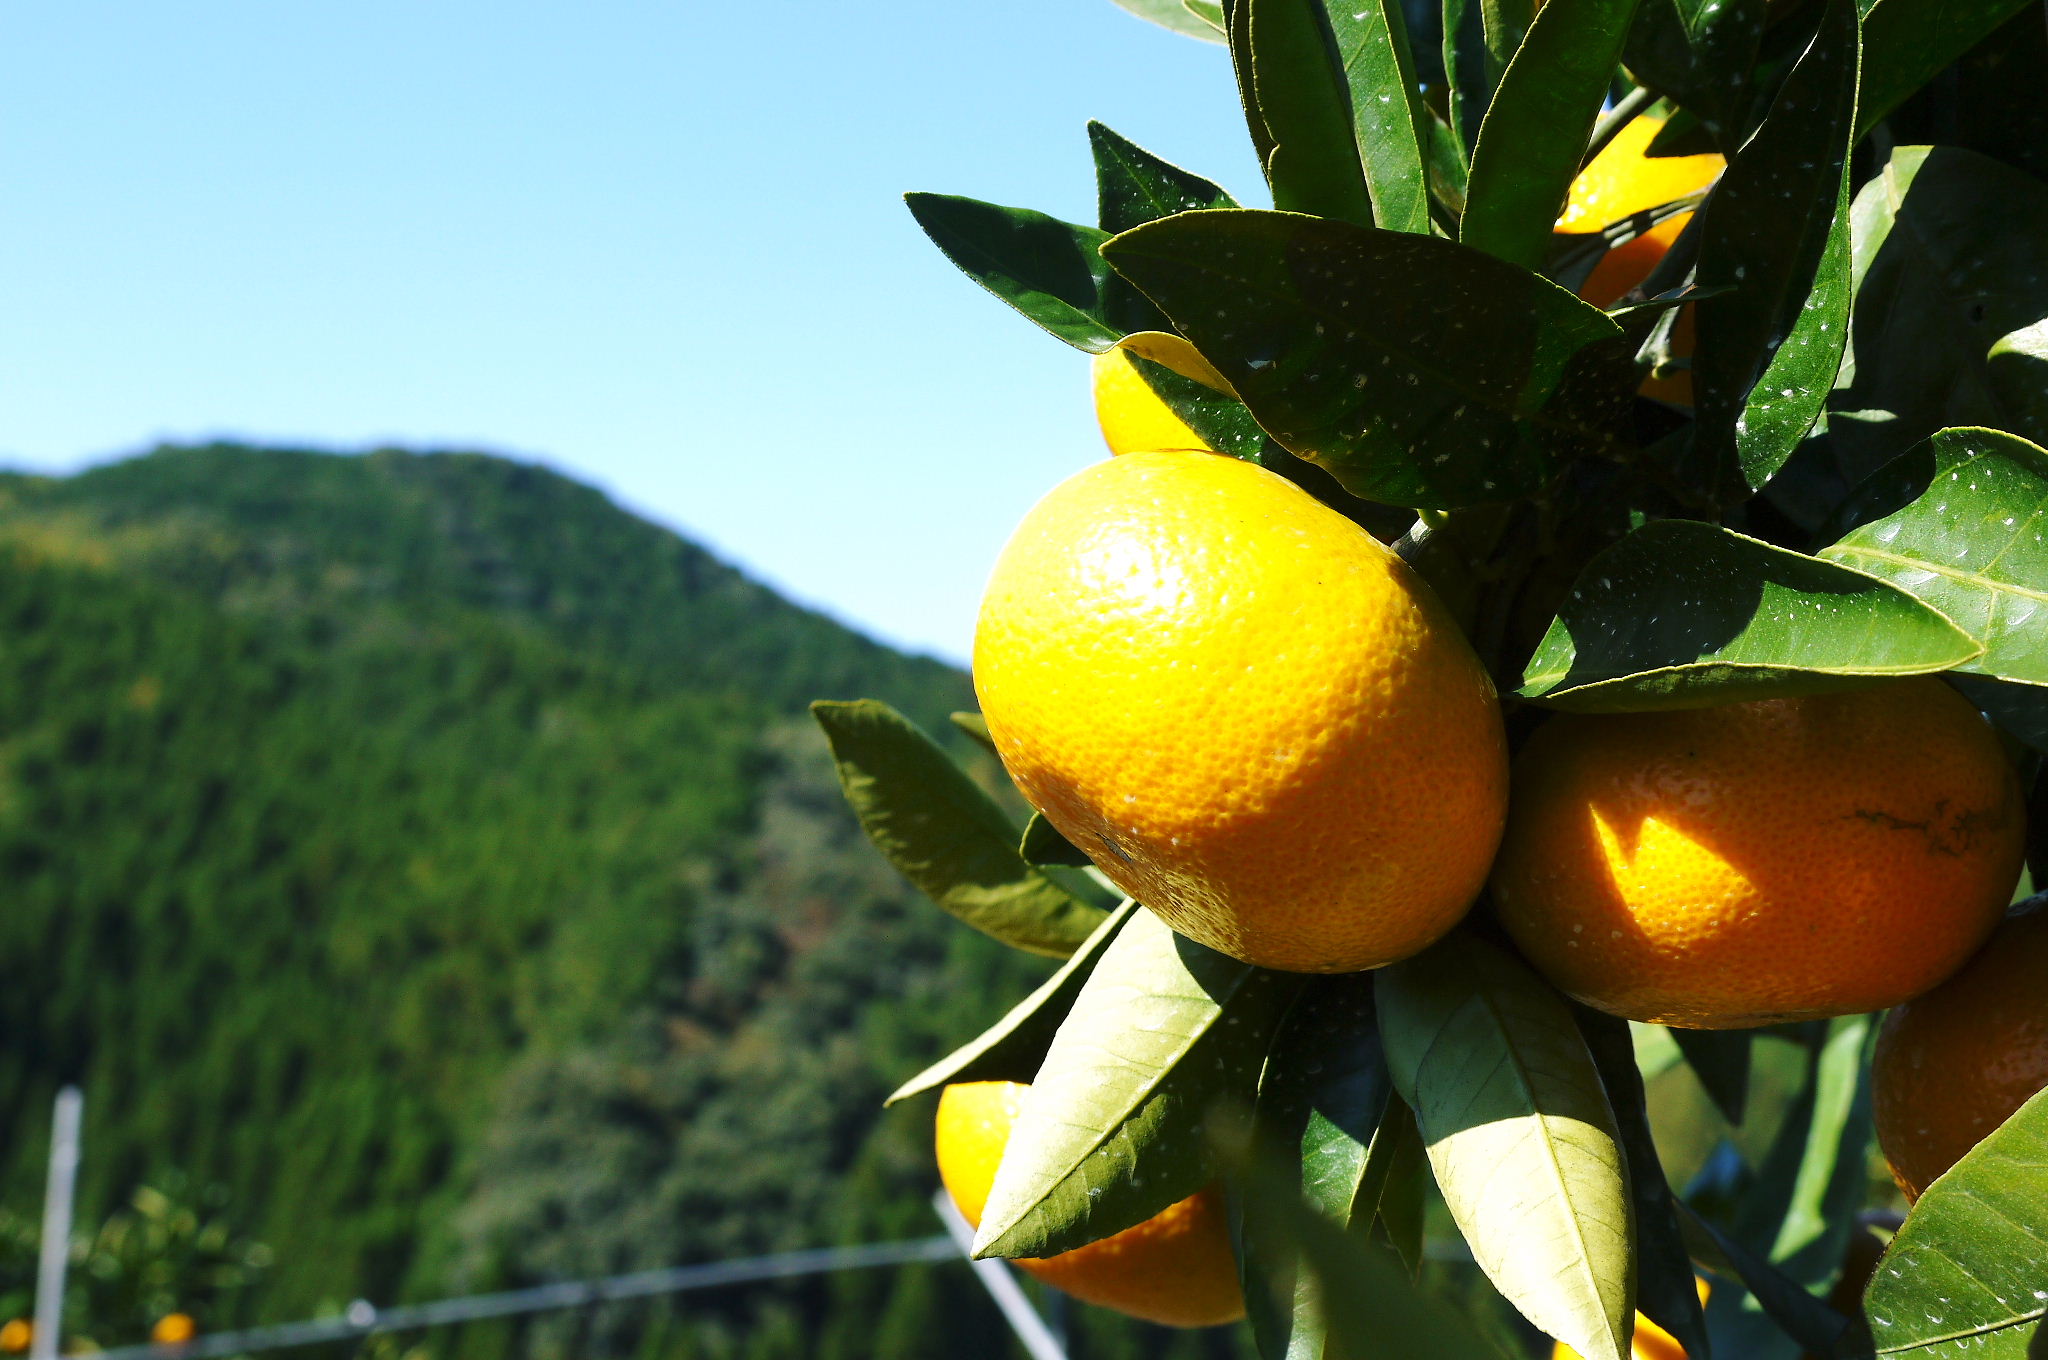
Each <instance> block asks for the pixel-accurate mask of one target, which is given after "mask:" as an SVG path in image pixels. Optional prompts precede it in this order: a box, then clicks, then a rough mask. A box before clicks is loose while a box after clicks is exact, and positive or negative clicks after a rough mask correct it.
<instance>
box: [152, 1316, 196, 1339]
mask: <svg viewBox="0 0 2048 1360" xmlns="http://www.w3.org/2000/svg"><path fill="white" fill-rule="evenodd" d="M197 1335H199V1324H198V1323H197V1322H194V1321H193V1320H192V1315H191V1314H190V1313H165V1314H164V1315H163V1316H162V1317H160V1318H158V1319H157V1320H156V1326H154V1327H152V1328H150V1329H149V1339H150V1340H151V1341H154V1342H156V1344H157V1345H159V1346H179V1345H183V1344H184V1343H185V1342H187V1341H190V1340H191V1339H192V1338H193V1337H195V1336H197Z"/></svg>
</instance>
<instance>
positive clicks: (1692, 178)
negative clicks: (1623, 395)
mask: <svg viewBox="0 0 2048 1360" xmlns="http://www.w3.org/2000/svg"><path fill="white" fill-rule="evenodd" d="M1663 126H1664V120H1663V119H1662V118H1652V117H1650V116H1648V115H1647V114H1645V115H1642V116H1640V117H1637V118H1634V119H1631V120H1630V121H1629V123H1628V125H1627V126H1626V127H1624V128H1622V130H1621V131H1620V132H1618V133H1616V134H1615V137H1614V140H1613V141H1611V142H1609V143H1608V144H1607V145H1606V146H1604V147H1602V148H1601V150H1600V154H1599V155H1597V156H1595V157H1594V158H1593V159H1592V162H1591V163H1590V164H1588V165H1587V166H1586V168H1585V169H1584V170H1581V171H1580V172H1579V176H1578V178H1577V179H1575V180H1573V181H1572V187H1571V194H1570V196H1569V197H1568V198H1567V199H1566V200H1565V207H1564V213H1563V214H1562V215H1561V216H1560V217H1559V218H1558V219H1557V229H1558V230H1559V231H1567V232H1594V231H1600V230H1603V229H1604V228H1606V227H1609V226H1611V225H1613V224H1614V223H1616V222H1619V221H1621V220H1622V219H1623V218H1625V217H1628V216H1630V215H1631V214H1634V213H1639V212H1646V211H1648V210H1649V209H1651V208H1655V207H1658V206H1659V205H1661V204H1665V203H1670V202H1672V201H1674V200H1676V199H1680V198H1684V197H1685V196H1686V195H1687V194H1695V193H1698V192H1699V191H1700V190H1702V189H1704V188H1706V187H1707V186H1708V185H1710V184H1712V183H1713V182H1714V181H1715V179H1717V178H1718V177H1719V176H1720V174H1721V171H1722V170H1723V169H1725V168H1726V165H1727V163H1726V162H1725V161H1724V160H1722V158H1721V157H1719V156H1716V155H1711V154H1709V155H1701V156H1646V155H1644V154H1643V153H1644V152H1645V151H1647V150H1648V149H1649V146H1650V142H1651V140H1652V139H1654V138H1655V137H1656V135H1657V133H1658V131H1659V130H1661V129H1662V128H1663ZM1691 220H1692V214H1691V213H1689V212H1686V213H1680V214H1678V215H1677V216H1676V217H1669V218H1666V219H1665V220H1664V221H1662V222H1659V223H1658V224H1657V225H1656V226H1654V227H1652V228H1650V229H1649V230H1648V231H1646V232H1643V233H1642V234H1640V235H1638V236H1635V237H1632V238H1631V239H1629V240H1627V241H1624V242H1622V243H1621V244H1620V245H1618V246H1616V247H1615V248H1614V249H1612V250H1610V251H1608V252H1607V253H1606V254H1605V255H1603V256H1602V257H1601V258H1600V263H1598V264H1596V265H1595V266H1593V272H1592V273H1591V274H1590V275H1588V276H1587V278H1586V281H1585V283H1583V284H1581V285H1580V287H1579V296H1580V297H1582V298H1584V299H1585V300H1586V301H1588V302H1590V303H1592V304H1593V305H1594V306H1596V307H1611V306H1613V305H1614V304H1615V303H1616V302H1618V301H1620V299H1621V297H1622V295H1623V294H1624V293H1626V292H1628V291H1629V290H1630V289H1631V288H1634V287H1635V286H1636V285H1637V284H1639V283H1641V282H1642V281H1643V280H1644V279H1646V278H1648V277H1649V276H1650V271H1651V270H1652V269H1655V268H1656V267H1657V262H1658V261H1659V260H1661V259H1663V258H1664V254H1665V252H1666V251H1668V250H1670V249H1671V243H1672V242H1673V241H1676V240H1677V239H1678V234H1679V233H1680V232H1682V231H1684V230H1685V224H1686V223H1687V222H1689V221H1691ZM1671 341H1672V352H1673V353H1674V354H1676V355H1679V356H1681V357H1685V356H1690V355H1691V353H1692V346H1693V334H1692V308H1691V307H1690V306H1688V307H1686V308H1685V309H1684V310H1683V311H1681V312H1680V313H1679V317H1678V321H1677V322H1676V324H1675V327H1674V330H1673V332H1672V337H1671ZM1643 394H1644V395H1645V396H1650V397H1655V398H1657V399H1658V400H1660V401H1669V402H1672V403H1674V404H1676V405H1681V406H1690V405H1691V404H1692V375H1691V374H1690V373H1676V374H1672V375H1670V376H1668V377H1662V378H1651V379H1650V380H1648V381H1647V382H1645V383H1644V384H1643Z"/></svg>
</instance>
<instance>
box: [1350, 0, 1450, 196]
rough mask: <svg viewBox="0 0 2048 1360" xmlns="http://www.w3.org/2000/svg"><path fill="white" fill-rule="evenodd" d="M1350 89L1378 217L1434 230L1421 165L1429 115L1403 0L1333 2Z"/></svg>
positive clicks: (1354, 126) (1353, 116)
mask: <svg viewBox="0 0 2048 1360" xmlns="http://www.w3.org/2000/svg"><path fill="white" fill-rule="evenodd" d="M1328 13H1329V20H1330V29H1331V32H1332V34H1333V35H1334V36H1335V39H1336V43H1337V58H1338V62H1339V63H1340V64H1341V65H1342V66H1343V68H1344V78H1345V82H1346V84H1347V85H1348V87H1349V91H1350V102H1351V125H1352V132H1353V136H1354V137H1355V138H1356V141H1357V144H1358V148H1359V151H1360V153H1361V154H1362V157H1363V160H1364V162H1365V178H1366V183H1367V185H1368V186H1369V187H1370V189H1371V192H1372V220H1373V224H1374V225H1375V226H1380V227H1384V228H1386V229H1387V230H1388V231H1413V232H1427V231H1428V230H1429V176H1428V175H1427V173H1426V172H1425V171H1424V169H1423V164H1424V159H1425V146H1426V139H1427V137H1428V136H1429V132H1428V126H1429V122H1430V115H1429V111H1428V109H1426V108H1425V107H1424V106H1423V103H1422V95H1421V92H1420V90H1419V89H1418V88H1417V86H1416V83H1415V59H1414V57H1413V56H1412V55H1411V54H1410V52H1409V50H1408V26H1407V23H1406V21H1405V20H1404V19H1403V18H1402V15H1401V5H1400V0H1350V2H1349V3H1343V4H1338V5H1335V6H1332V7H1329V9H1328Z"/></svg>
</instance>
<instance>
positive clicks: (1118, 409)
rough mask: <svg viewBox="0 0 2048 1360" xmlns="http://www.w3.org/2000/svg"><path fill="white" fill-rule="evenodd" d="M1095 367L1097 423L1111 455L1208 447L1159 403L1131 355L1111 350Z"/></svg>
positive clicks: (1185, 423) (1165, 405) (1120, 350)
mask: <svg viewBox="0 0 2048 1360" xmlns="http://www.w3.org/2000/svg"><path fill="white" fill-rule="evenodd" d="M1094 367H1095V420H1096V423H1097V424H1099V425H1101V426H1102V441H1103V442H1104V443H1105V444H1107V445H1109V451H1110V452H1111V453H1137V452H1141V451H1144V450H1148V449H1194V450H1203V449H1207V448H1208V447H1209V445H1208V443H1207V441H1205V440H1204V439H1203V438H1202V436H1200V435H1198V434H1196V433H1195V432H1194V431H1193V430H1192V429H1190V428H1189V427H1188V423H1187V422H1186V421H1184V420H1182V419H1181V418H1180V417H1179V416H1177V415H1175V414H1174V413H1173V409H1172V408H1171V407H1169V406H1168V405H1167V404H1166V403H1165V402H1163V401H1161V400H1160V399H1159V394H1158V393H1157V392H1154V391H1153V390H1152V385H1151V384H1150V383H1148V382H1146V381H1145V377H1144V375H1143V374H1142V373H1140V372H1139V371H1138V368H1137V365H1136V364H1135V363H1133V362H1132V359H1131V356H1130V353H1129V351H1127V350H1122V349H1112V350H1108V351H1105V352H1104V353H1101V354H1098V355H1096V356H1095V365H1094Z"/></svg>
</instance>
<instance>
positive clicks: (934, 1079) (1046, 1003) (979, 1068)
mask: <svg viewBox="0 0 2048 1360" xmlns="http://www.w3.org/2000/svg"><path fill="white" fill-rule="evenodd" d="M1137 909H1138V905H1137V903H1135V902H1132V901H1129V900H1126V901H1125V902H1124V904H1123V905H1122V906H1120V907H1118V908H1117V909H1116V910H1115V911H1113V912H1111V913H1110V914H1109V917H1108V919H1106V920H1104V921H1103V923H1102V924H1101V925H1099V926H1097V927H1096V928H1095V933H1094V934H1093V935H1090V936H1089V937H1088V938H1087V940H1085V941H1084V942H1083V943H1082V945H1081V947H1080V948H1079V949H1076V950H1075V951H1074V952H1073V954H1072V955H1071V956H1069V958H1068V959H1067V961H1066V962H1065V963H1063V964H1061V965H1060V968H1059V971H1058V972H1056V973H1054V974H1053V975H1052V976H1051V977H1049V978H1047V979H1046V980H1045V981H1044V982H1041V983H1040V984H1039V985H1038V986H1037V988H1036V989H1034V990H1033V991H1032V993H1031V995H1029V996H1027V997H1025V998H1024V999H1023V1000H1022V1001H1020V1002H1018V1003H1017V1004H1016V1005H1015V1006H1012V1007H1011V1008H1010V1010H1009V1013H1008V1014H1007V1015H1005V1016H1003V1018H1002V1019H1000V1020H998V1021H996V1022H995V1024H993V1025H990V1026H989V1027H988V1028H987V1029H986V1030H984V1031H983V1032H982V1033H981V1034H980V1035H979V1036H978V1037H976V1038H975V1039H974V1040H973V1041H972V1042H970V1043H966V1044H963V1045H961V1046H960V1047H959V1048H956V1049H954V1050H953V1051H952V1052H951V1053H949V1054H947V1055H946V1056H945V1057H943V1058H941V1059H939V1061H937V1062H935V1063H933V1064H932V1065H931V1066H930V1067H927V1068H926V1069H925V1070H924V1071H922V1072H920V1073H918V1074H917V1075H916V1076H914V1077H912V1078H911V1079H910V1080H909V1081H906V1082H904V1083H903V1084H902V1085H901V1086H899V1087H897V1088H896V1089H895V1090H894V1091H892V1092H890V1093H889V1098H888V1099H887V1100H885V1101H883V1102H882V1104H883V1105H884V1106H888V1105H894V1104H895V1103H896V1102H897V1101H899V1100H908V1099H910V1098H911V1097H912V1096H914V1095H920V1094H922V1093H923V1092H926V1091H930V1090H934V1089H936V1088H938V1087H940V1086H945V1085H947V1084H948V1083H951V1082H956V1081H1024V1082H1028V1081H1030V1080H1031V1078H1032V1077H1033V1075H1035V1074H1036V1073H1037V1071H1038V1065H1039V1063H1041V1062H1043V1061H1044V1060H1045V1051H1046V1049H1047V1048H1049V1047H1051V1045H1052V1036H1053V1035H1054V1034H1055V1033H1056V1032H1058V1030H1059V1027H1060V1022H1061V1021H1063V1020H1065V1019H1066V1018H1067V1012H1068V1011H1069V1010H1071V1009H1073V1005H1074V998H1075V997H1077V996H1079V995H1080V994H1081V984H1082V983H1084V982H1086V981H1087V980H1088V975H1089V973H1090V972H1092V971H1093V970H1094V968H1095V962H1096V960H1097V959H1099V958H1101V957H1102V951H1103V950H1105V949H1107V948H1108V947H1109V942H1110V941H1111V940H1113V939H1115V938H1116V933H1117V932H1118V931H1119V930H1121V929H1123V925H1124V922H1125V921H1127V920H1129V919H1130V917H1131V913H1132V912H1134V911H1136V910H1137Z"/></svg>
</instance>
